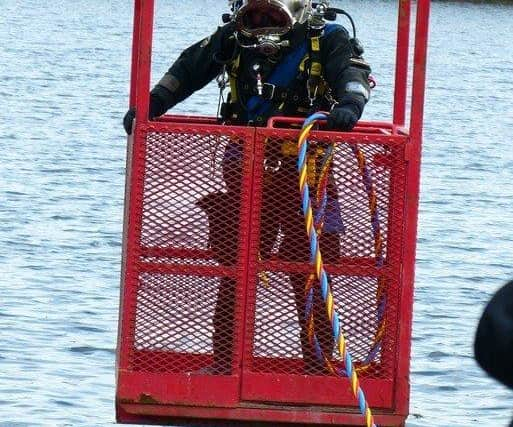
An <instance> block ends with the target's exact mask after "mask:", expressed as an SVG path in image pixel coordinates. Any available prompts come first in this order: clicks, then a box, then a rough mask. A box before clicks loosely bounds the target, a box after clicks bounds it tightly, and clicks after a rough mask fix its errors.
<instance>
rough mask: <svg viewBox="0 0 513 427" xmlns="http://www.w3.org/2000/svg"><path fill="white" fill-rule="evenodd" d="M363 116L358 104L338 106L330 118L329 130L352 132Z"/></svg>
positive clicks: (332, 111)
mask: <svg viewBox="0 0 513 427" xmlns="http://www.w3.org/2000/svg"><path fill="white" fill-rule="evenodd" d="M360 116H361V111H360V108H359V107H358V106H357V105H356V104H344V105H336V106H335V107H334V108H333V110H331V113H330V114H329V116H328V123H327V124H328V129H337V130H342V131H350V130H352V129H353V128H354V126H355V125H356V122H357V121H358V119H359V118H360Z"/></svg>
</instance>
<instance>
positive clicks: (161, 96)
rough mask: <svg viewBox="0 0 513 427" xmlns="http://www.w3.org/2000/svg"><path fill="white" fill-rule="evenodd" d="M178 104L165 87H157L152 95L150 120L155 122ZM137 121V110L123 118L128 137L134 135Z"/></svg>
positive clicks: (132, 110) (133, 109)
mask: <svg viewBox="0 0 513 427" xmlns="http://www.w3.org/2000/svg"><path fill="white" fill-rule="evenodd" d="M175 104H176V102H175V101H174V98H173V96H172V94H171V93H170V92H169V91H168V90H167V89H166V88H164V87H162V86H160V85H157V86H155V87H154V88H153V90H152V91H151V93H150V105H149V110H148V118H149V119H150V120H153V119H154V118H155V117H159V116H161V115H162V114H164V113H165V112H166V111H167V110H168V109H169V108H171V107H173V106H174V105H175ZM134 119H135V108H133V107H132V108H130V109H129V110H128V111H127V112H126V114H125V117H123V127H124V128H125V131H126V133H127V134H128V135H131V134H132V123H133V121H134Z"/></svg>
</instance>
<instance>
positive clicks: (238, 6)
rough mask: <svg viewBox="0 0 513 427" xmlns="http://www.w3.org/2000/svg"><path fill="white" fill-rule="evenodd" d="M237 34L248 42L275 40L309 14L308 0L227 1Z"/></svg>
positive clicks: (310, 8)
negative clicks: (255, 39) (268, 38)
mask: <svg viewBox="0 0 513 427" xmlns="http://www.w3.org/2000/svg"><path fill="white" fill-rule="evenodd" d="M228 3H229V5H230V6H231V9H232V12H233V17H232V19H233V20H234V21H235V24H236V28H237V31H238V32H239V33H240V34H241V35H243V36H245V37H248V38H257V39H258V38H260V37H273V38H279V37H281V36H283V35H285V34H286V33H288V32H289V31H290V30H291V29H292V27H293V26H294V25H295V24H298V23H299V24H302V23H304V22H305V21H306V20H307V19H308V17H309V16H310V15H311V13H312V1H311V0H229V2H228Z"/></svg>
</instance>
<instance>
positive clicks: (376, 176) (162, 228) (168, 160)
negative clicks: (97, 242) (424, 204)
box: [129, 131, 405, 378]
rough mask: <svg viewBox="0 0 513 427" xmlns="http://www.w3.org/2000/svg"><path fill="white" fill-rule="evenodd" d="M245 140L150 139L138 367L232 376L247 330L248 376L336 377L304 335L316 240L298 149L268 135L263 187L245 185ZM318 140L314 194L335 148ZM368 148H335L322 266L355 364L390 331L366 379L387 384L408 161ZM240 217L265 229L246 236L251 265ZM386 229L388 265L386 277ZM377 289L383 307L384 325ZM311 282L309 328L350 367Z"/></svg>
mask: <svg viewBox="0 0 513 427" xmlns="http://www.w3.org/2000/svg"><path fill="white" fill-rule="evenodd" d="M249 139H250V138H248V136H246V137H244V136H241V135H235V134H234V133H231V134H229V135H226V134H222V135H217V134H215V133H212V132H210V131H209V132H208V135H204V134H201V133H200V132H197V133H190V132H185V131H184V132H179V131H176V132H172V133H157V132H153V133H150V134H148V136H147V139H146V153H145V167H144V178H143V182H142V183H143V193H142V200H141V204H142V206H141V208H142V209H141V229H140V233H141V234H140V247H139V251H138V257H137V259H136V260H135V264H136V265H138V267H137V269H138V272H139V273H138V275H137V277H138V279H137V280H136V282H137V283H136V284H135V286H136V292H135V297H134V309H133V314H132V321H131V323H132V325H133V326H132V327H133V337H134V338H133V351H132V355H131V357H130V366H131V367H132V368H133V369H134V370H136V371H148V372H190V371H195V370H201V369H203V370H204V371H203V372H204V373H207V374H227V373H230V372H231V366H232V362H233V360H234V359H235V358H236V357H240V356H237V355H236V354H235V355H234V354H233V352H234V348H235V347H236V343H237V342H239V340H240V339H241V338H242V333H243V328H245V330H246V332H247V334H248V336H249V341H247V342H248V343H249V345H246V347H245V348H244V350H243V351H244V352H245V356H244V360H245V363H246V365H247V366H246V367H247V368H249V369H250V370H251V371H253V372H272V373H291V374H294V373H295V374H305V373H306V374H313V375H330V374H329V372H327V371H326V369H325V368H324V366H323V365H322V364H321V363H319V361H318V359H317V358H316V356H315V354H314V352H313V351H312V346H311V343H309V342H308V336H307V330H306V328H305V321H304V316H305V289H304V288H305V282H306V278H307V277H308V273H309V271H310V267H308V259H309V243H308V239H307V236H306V233H305V227H304V219H303V214H302V212H301V209H300V205H301V198H300V195H299V190H298V176H297V171H296V156H295V153H294V154H292V155H290V154H287V150H288V149H290V147H291V146H293V147H295V144H296V143H295V141H288V140H285V139H280V138H274V139H268V140H267V143H266V147H265V161H264V162H263V164H256V165H255V168H256V169H257V170H258V168H262V170H263V171H262V174H263V181H262V183H261V187H259V185H260V182H259V181H258V180H256V181H254V182H253V183H252V182H251V181H250V178H251V174H252V168H253V165H252V164H251V161H252V160H251V159H253V155H252V154H251V151H252V150H253V148H252V146H251V145H249V143H250V140H249ZM291 144H292V145H291ZM312 145H313V147H314V148H313V149H312V151H311V155H310V156H309V159H310V160H309V177H308V181H309V184H310V186H311V188H312V189H314V190H315V188H317V185H318V184H319V180H320V178H321V177H322V176H323V175H322V173H321V166H322V159H323V153H324V151H323V150H325V147H326V146H325V145H323V144H321V143H319V144H316V143H315V141H314V142H313V143H312ZM285 146H287V147H288V148H284V147H285ZM359 149H360V151H355V150H354V144H349V143H340V144H338V145H337V149H336V152H335V155H334V159H333V167H332V169H331V171H330V173H329V174H326V175H324V176H325V177H327V181H326V182H327V184H326V191H327V193H328V204H327V207H326V214H325V221H324V227H323V229H322V238H321V241H320V242H321V250H322V254H323V258H324V262H325V264H326V265H327V267H326V268H327V270H328V271H332V272H333V274H332V278H331V281H330V285H331V287H332V292H333V296H334V305H335V310H336V311H337V313H338V314H339V316H340V319H341V323H342V327H343V330H344V333H345V336H346V338H347V343H348V348H349V350H350V352H351V355H352V357H353V359H354V360H355V361H356V363H357V365H358V364H360V363H362V362H363V361H364V360H365V358H366V357H367V356H368V355H369V353H370V351H371V349H372V348H373V343H374V340H375V338H376V334H377V332H378V330H379V329H380V325H383V324H384V325H385V326H384V329H383V331H382V332H383V337H381V338H380V343H381V350H378V351H377V352H376V354H375V356H374V357H373V359H372V365H371V367H370V368H368V369H366V370H365V371H363V372H364V375H367V376H369V377H376V378H391V377H392V376H393V369H394V364H395V360H396V359H395V358H396V357H397V355H396V354H395V353H394V349H395V347H396V342H395V340H396V335H397V325H396V318H397V311H398V306H399V300H398V287H399V276H398V271H399V266H400V261H401V259H400V253H401V238H400V234H401V229H400V227H401V224H402V219H403V215H404V213H403V201H402V198H401V197H402V196H401V195H403V193H404V183H405V178H404V164H403V163H404V160H403V157H402V151H401V150H397V149H393V148H391V147H388V146H387V145H386V144H382V143H380V144H370V143H365V144H361V145H360V146H359ZM244 150H246V151H244ZM256 158H258V156H257V157H256ZM362 158H363V159H364V160H363V163H362ZM362 165H363V166H362ZM369 182H371V183H372V186H370V187H369V186H368V185H367V186H366V183H367V184H368V183H369ZM241 184H242V185H241ZM259 192H262V194H263V196H262V200H261V201H259V200H260V199H259V198H258V197H256V196H257V195H258V194H259ZM371 193H372V194H374V196H375V204H374V206H375V207H376V208H377V210H376V211H375V212H378V214H377V218H378V219H377V220H376V219H375V218H374V219H373V217H372V210H371V206H373V203H372V202H371V201H372V194H371ZM255 197H256V198H255ZM314 197H315V194H314ZM250 198H254V200H253V202H251V201H250V200H249V199H250ZM314 204H315V202H314ZM249 206H253V209H252V210H250V208H249ZM244 215H247V216H250V217H251V218H256V219H257V221H258V222H259V224H260V237H259V236H256V235H254V234H255V232H256V230H255V231H254V232H253V235H251V236H250V237H249V239H250V242H253V243H254V242H255V241H256V242H259V243H257V246H258V248H257V249H256V252H255V251H253V250H252V249H251V247H250V251H249V257H250V258H248V254H245V250H246V249H245V248H244V247H240V242H241V238H242V237H241V236H243V235H245V234H247V229H246V228H244V227H247V226H249V224H250V223H253V220H250V219H247V222H244V221H245V220H244V219H243V218H244ZM373 221H374V222H373ZM376 223H377V224H378V228H376ZM243 224H247V225H246V226H244V225H243ZM241 227H242V228H241ZM378 234H379V238H380V239H381V241H382V252H381V254H382V257H383V265H384V269H382V270H379V271H378V269H377V265H378V264H379V263H378V260H377V259H376V248H375V244H376V239H377V235H378ZM391 236H392V237H394V236H399V237H395V238H390V237H391ZM256 254H258V256H259V258H260V260H261V261H260V262H259V263H258V265H259V267H258V270H259V271H258V273H257V277H256V278H254V279H251V278H249V281H247V279H248V278H247V277H246V276H245V265H244V263H246V262H249V263H253V264H255V263H257V257H256ZM129 256H130V254H129ZM246 281H247V283H246ZM379 283H381V288H382V289H381V290H382V291H383V290H384V291H385V295H386V299H387V300H386V310H385V311H384V312H383V313H382V314H381V315H380V317H379V318H378V299H377V296H376V294H377V292H378V288H379V287H380V285H379ZM313 286H314V289H315V290H316V292H315V295H316V297H315V302H314V304H313V312H314V330H315V331H316V333H317V336H318V338H319V340H320V344H321V347H322V348H323V349H324V351H325V353H326V354H328V355H329V356H330V358H331V360H332V361H333V362H334V363H335V365H336V366H339V367H343V363H342V362H343V361H342V360H341V359H340V357H339V356H338V355H337V354H336V352H334V351H333V339H332V338H331V329H330V326H329V322H328V320H327V317H326V309H325V305H324V302H323V301H322V300H321V297H320V295H319V293H318V291H317V288H318V284H317V282H314V283H313ZM246 293H247V297H244V296H245V295H246ZM245 304H247V305H246V309H247V312H245V313H244V305H245ZM383 319H385V321H386V323H383Z"/></svg>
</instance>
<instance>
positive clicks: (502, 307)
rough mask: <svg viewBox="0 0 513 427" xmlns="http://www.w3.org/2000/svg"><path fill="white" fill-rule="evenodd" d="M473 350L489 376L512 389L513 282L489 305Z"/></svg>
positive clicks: (477, 333) (482, 317)
mask: <svg viewBox="0 0 513 427" xmlns="http://www.w3.org/2000/svg"><path fill="white" fill-rule="evenodd" d="M474 351H475V356H476V360H477V362H478V363H479V365H480V366H481V367H482V368H483V369H484V370H485V371H486V372H487V373H488V374H489V375H491V376H492V377H493V378H495V379H496V380H498V381H500V382H501V383H502V384H505V385H506V386H508V387H510V388H512V389H513V280H512V281H510V282H509V283H508V284H506V285H505V286H504V287H502V288H501V289H499V291H498V292H497V293H496V294H495V295H494V296H493V298H492V299H491V300H490V302H489V303H488V305H487V306H486V308H485V310H484V312H483V315H482V316H481V319H480V320H479V325H478V327H477V332H476V339H475V344H474ZM512 425H513V424H512Z"/></svg>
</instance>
